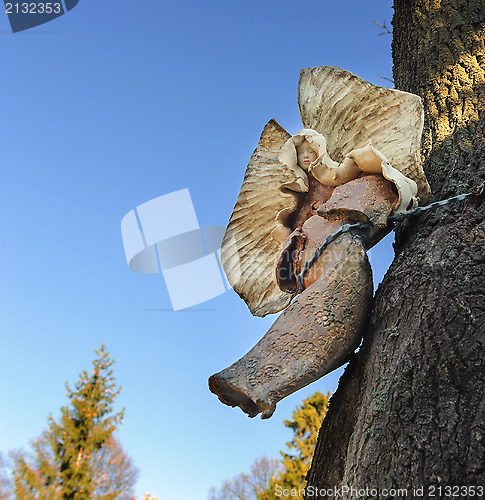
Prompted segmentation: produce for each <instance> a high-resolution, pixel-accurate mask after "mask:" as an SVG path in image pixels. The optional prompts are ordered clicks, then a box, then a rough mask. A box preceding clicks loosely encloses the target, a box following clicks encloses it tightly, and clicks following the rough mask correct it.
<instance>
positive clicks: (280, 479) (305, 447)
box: [257, 392, 330, 500]
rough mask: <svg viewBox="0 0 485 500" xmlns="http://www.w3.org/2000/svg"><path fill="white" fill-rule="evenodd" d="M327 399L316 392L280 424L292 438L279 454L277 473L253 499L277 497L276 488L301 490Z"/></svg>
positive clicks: (263, 499)
mask: <svg viewBox="0 0 485 500" xmlns="http://www.w3.org/2000/svg"><path fill="white" fill-rule="evenodd" d="M329 398H330V393H328V394H326V395H325V394H321V393H320V392H316V393H315V394H313V395H312V396H311V397H309V398H308V399H306V400H305V401H303V403H302V404H301V406H297V407H296V410H295V411H294V412H293V415H292V420H284V421H283V423H284V424H285V426H286V427H288V428H290V429H291V430H292V431H293V433H294V436H293V439H292V440H291V441H289V442H287V443H286V445H287V447H288V452H283V451H282V452H280V453H281V455H282V457H283V460H282V462H281V465H282V470H281V472H280V473H279V474H278V475H277V476H276V477H273V478H272V479H271V480H270V482H269V485H268V487H267V488H266V489H265V490H264V491H263V492H262V493H260V494H259V495H258V496H257V498H258V500H275V499H277V498H281V495H279V496H277V495H276V493H277V491H276V487H277V486H279V487H281V488H282V489H288V490H292V489H296V490H300V489H301V490H303V489H304V488H305V483H306V481H305V477H306V474H307V472H308V469H309V468H310V465H311V461H312V457H313V451H314V449H315V445H316V444H317V438H318V430H319V429H320V426H321V425H322V420H323V418H324V417H325V413H326V412H327V408H328V402H329Z"/></svg>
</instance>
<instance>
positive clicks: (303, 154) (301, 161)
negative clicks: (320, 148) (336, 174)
mask: <svg viewBox="0 0 485 500" xmlns="http://www.w3.org/2000/svg"><path fill="white" fill-rule="evenodd" d="M296 156H297V162H298V165H299V166H300V167H301V168H302V169H303V170H305V171H307V170H308V168H309V167H310V165H311V163H312V162H314V161H315V160H316V159H317V153H316V152H315V151H314V150H313V149H312V147H311V146H310V143H309V142H308V141H306V140H305V141H303V142H302V143H301V144H300V145H299V146H297V147H296Z"/></svg>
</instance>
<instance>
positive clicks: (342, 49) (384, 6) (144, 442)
mask: <svg viewBox="0 0 485 500" xmlns="http://www.w3.org/2000/svg"><path fill="white" fill-rule="evenodd" d="M391 17H392V9H391V2H390V0H389V1H388V0H386V1H384V0H382V1H381V0H375V1H373V2H361V1H354V0H349V1H346V2H327V1H319V2H313V3H307V4H305V5H304V6H303V5H302V4H300V5H298V6H297V4H296V2H289V1H286V0H284V1H260V2H256V1H253V0H249V1H245V2H237V1H235V0H231V1H226V2H223V1H214V0H207V1H205V2H196V1H179V2H163V1H160V0H144V1H137V2H135V1H134V0H81V1H80V2H79V4H78V5H77V6H76V7H75V8H74V9H73V10H72V11H70V12H69V13H67V14H66V15H64V16H62V17H60V18H58V19H56V20H54V21H52V22H50V23H48V24H45V25H43V26H39V27H37V28H34V29H32V30H28V31H25V32H20V33H16V34H12V33H11V31H10V27H9V24H8V19H7V16H6V15H5V14H3V15H0V44H1V52H0V54H1V55H0V60H1V62H2V67H3V74H4V78H3V79H2V83H1V87H2V93H1V98H0V102H1V111H2V113H1V116H2V130H1V135H0V144H1V151H2V155H1V165H2V167H1V176H2V177H1V182H0V199H1V200H2V202H3V206H4V210H3V211H2V215H1V216H0V228H1V232H2V244H1V245H0V257H1V258H0V293H1V300H0V327H1V328H0V400H1V401H2V412H1V413H0V450H1V451H3V452H6V451H7V450H10V449H16V448H19V447H26V445H27V443H28V442H29V440H30V439H32V438H34V437H36V436H38V435H39V434H40V433H41V432H42V430H43V429H44V428H45V426H46V422H47V416H48V414H49V413H53V415H54V416H56V415H57V414H58V409H59V408H60V407H61V406H62V405H63V404H65V403H66V397H65V388H64V382H65V381H69V382H71V383H74V382H75V381H76V380H77V377H78V374H79V372H80V371H81V370H83V369H84V368H89V366H90V363H91V361H92V359H93V357H94V349H96V348H98V347H99V346H100V345H101V344H102V343H105V344H106V345H107V348H108V350H109V351H110V353H111V355H112V357H113V358H114V359H116V365H115V373H116V376H117V380H118V382H119V383H120V384H121V385H122V386H123V391H122V393H121V395H120V398H119V405H120V407H126V417H125V422H124V423H123V425H122V427H121V429H120V432H119V437H120V440H121V441H122V444H123V446H124V447H125V449H126V451H127V452H128V453H129V454H130V455H131V456H132V457H133V459H134V461H135V463H136V465H137V466H138V467H139V469H140V478H139V481H138V484H137V488H136V491H137V494H138V495H139V496H141V495H142V494H143V493H144V492H145V491H148V492H150V493H152V494H156V495H158V496H160V498H161V499H163V500H166V499H171V498H177V499H179V500H203V499H205V498H206V497H207V492H208V490H209V489H210V487H211V486H213V485H215V486H218V485H220V484H221V483H222V481H223V480H224V479H226V478H229V477H231V476H234V475H236V474H238V473H239V472H242V471H247V470H249V468H250V465H251V463H252V462H253V460H254V459H255V458H257V457H259V456H261V455H263V454H265V455H267V456H270V457H271V456H277V455H278V451H279V450H281V449H283V448H284V443H285V441H287V440H289V439H290V433H289V432H288V431H287V430H286V429H285V428H284V426H283V424H282V421H283V419H285V418H288V417H289V416H290V415H291V412H292V410H293V409H294V407H295V406H296V405H297V404H299V403H300V401H301V400H302V399H303V398H304V397H306V396H307V395H309V394H311V393H312V392H314V391H315V390H320V391H327V390H331V391H333V390H334V389H335V387H336V385H337V381H338V376H339V375H340V373H341V372H340V371H338V372H335V373H333V374H330V375H328V376H326V377H324V378H323V379H321V380H320V381H318V382H316V383H314V384H312V385H311V386H309V387H307V388H305V389H303V390H301V391H299V392H297V393H296V394H294V395H292V396H291V397H289V398H287V399H286V400H284V401H283V402H281V403H280V404H279V405H278V408H277V410H276V412H275V414H274V416H273V417H272V418H271V419H270V420H267V421H261V420H260V419H249V418H247V417H246V416H245V415H244V414H243V413H242V412H241V411H240V410H239V409H231V408H229V407H226V406H224V405H222V404H221V403H219V402H218V400H217V398H216V397H215V396H214V395H212V394H211V393H210V392H209V390H208V387H207V378H208V377H209V376H210V375H211V374H212V373H215V372H217V371H219V370H220V369H222V368H224V367H225V366H227V365H228V364H230V363H232V362H233V361H235V360H236V359H238V358H239V357H240V356H241V355H242V354H244V353H245V352H246V351H247V350H248V349H249V348H250V347H251V346H252V345H254V343H255V342H256V341H257V340H259V338H260V337H261V336H262V335H263V334H264V332H265V331H266V329H267V328H268V327H269V325H270V324H271V323H272V321H273V320H274V317H273V318H271V317H268V318H264V319H261V318H254V317H252V316H251V315H250V313H249V311H248V309H247V307H246V305H245V304H244V302H243V301H242V300H241V299H239V297H237V295H236V294H235V293H234V292H232V291H231V292H227V293H225V294H224V295H221V296H219V297H217V298H215V299H213V300H211V301H209V302H206V303H204V304H200V305H199V306H196V307H193V308H191V309H186V310H182V311H178V312H173V311H171V310H170V309H171V304H170V299H169V295H168V292H167V288H166V286H165V284H164V282H163V279H162V278H161V277H160V275H143V274H137V273H134V272H132V271H130V270H129V269H128V266H127V264H126V260H125V256H124V253H123V245H122V241H121V233H120V222H121V219H122V217H123V216H124V215H125V214H126V213H127V212H129V211H130V210H132V209H133V208H134V207H136V206H138V205H140V204H141V203H144V202H146V201H149V200H151V199H153V198H156V197H158V196H161V195H163V194H166V193H170V192H172V191H176V190H179V189H183V188H189V190H190V194H191V196H192V199H193V202H194V206H195V209H196V212H197V217H198V220H199V223H200V224H201V225H221V226H224V225H226V224H227V221H228V218H229V216H230V214H231V211H232V208H233V206H234V203H235V201H236V198H237V194H238V192H239V188H240V185H241V181H242V178H243V175H244V170H245V167H246V165H247V162H248V159H249V157H250V155H251V153H252V151H253V149H254V147H255V146H256V144H257V141H258V138H259V135H260V133H261V131H262V129H263V127H264V125H265V123H266V122H267V121H268V120H269V119H270V118H275V119H276V120H277V121H278V122H279V123H280V124H281V125H283V126H284V127H285V128H286V129H287V130H288V131H289V132H292V133H294V132H296V131H297V130H299V129H300V128H301V122H300V119H299V113H298V107H297V99H296V95H297V94H296V93H297V84H298V77H299V71H300V69H301V68H306V67H313V66H320V65H334V66H340V67H342V68H344V69H347V70H350V71H352V72H353V73H355V74H358V75H359V76H361V77H362V78H364V79H366V80H368V81H371V82H372V83H375V84H379V85H384V86H387V84H388V82H386V81H384V80H382V79H381V78H379V77H378V74H382V75H385V76H388V77H390V76H391V55H390V36H388V35H386V36H377V34H378V33H379V29H378V28H377V27H376V26H375V25H374V24H373V21H378V22H382V21H383V20H384V19H386V20H387V21H388V23H389V21H390V19H391ZM167 216H168V217H174V216H176V214H167ZM391 259H392V249H391V248H390V243H389V240H388V241H387V244H386V243H383V244H381V247H380V249H376V250H373V251H372V260H373V265H374V270H375V271H376V273H377V275H378V276H382V274H383V273H384V272H385V268H386V266H387V265H388V263H389V262H390V260H391Z"/></svg>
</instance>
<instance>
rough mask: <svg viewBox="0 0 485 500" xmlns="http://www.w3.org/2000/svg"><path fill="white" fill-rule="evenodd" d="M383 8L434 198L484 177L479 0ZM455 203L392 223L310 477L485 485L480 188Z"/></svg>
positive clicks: (484, 73) (484, 84)
mask: <svg viewBox="0 0 485 500" xmlns="http://www.w3.org/2000/svg"><path fill="white" fill-rule="evenodd" d="M394 9H395V15H394V19H393V26H394V39H393V45H392V47H393V57H394V78H395V83H396V88H399V89H401V90H406V91H409V92H413V93H416V94H418V95H420V96H421V97H422V99H423V104H424V108H425V133H424V136H423V154H424V156H425V171H426V174H427V177H428V180H429V182H430V185H431V189H432V196H433V199H432V201H434V200H437V199H443V198H446V197H449V196H453V195H455V194H459V193H462V192H466V191H468V189H469V188H470V187H471V186H475V185H478V184H479V183H480V182H482V181H483V180H485V140H484V129H485V126H484V125H485V49H484V40H485V28H484V25H485V2H484V1H483V0H448V1H445V0H441V1H440V0H435V1H430V0H395V3H394ZM463 206H464V202H460V203H456V204H454V205H450V206H449V208H447V207H445V208H438V209H437V210H435V211H433V212H429V213H427V214H426V215H421V216H418V217H415V218H413V219H412V220H410V221H408V222H405V223H403V224H401V227H400V228H399V229H398V231H397V235H396V244H395V251H396V258H395V260H394V262H393V264H392V266H391V267H390V269H389V271H388V272H387V274H386V277H385V279H384V281H383V283H382V284H381V286H380V287H379V290H378V291H377V293H376V296H375V300H374V306H373V311H372V315H371V319H370V322H369V326H368V329H367V331H366V335H365V337H364V342H363V345H362V347H361V349H360V351H359V352H358V353H357V354H356V355H355V357H354V359H353V360H352V361H351V363H350V365H349V366H348V367H347V370H346V372H345V374H344V376H343V377H342V379H341V381H340V384H339V388H338V390H337V392H336V393H335V395H334V396H333V398H332V400H331V404H330V408H329V411H328V413H327V416H326V418H325V420H324V423H323V425H322V428H321V430H320V435H319V439H318V444H317V447H316V450H315V455H314V460H313V465H312V468H311V470H310V471H309V474H308V478H307V479H308V485H309V486H313V487H318V488H331V487H340V486H342V485H349V486H353V487H358V488H365V487H369V488H370V487H374V488H392V487H394V488H408V498H409V497H412V488H413V487H420V486H424V492H423V494H424V498H428V497H431V495H430V490H429V489H428V488H429V486H430V485H435V486H442V487H444V486H446V485H448V486H454V485H469V486H472V485H473V486H477V485H482V486H483V485H485V446H484V445H485V356H484V354H485V349H484V344H485V278H484V276H485V220H484V219H485V203H484V197H473V199H471V201H470V202H469V203H468V206H467V208H466V210H465V211H464V212H463V213H462V210H463ZM466 496H467V495H462V498H463V497H466ZM470 496H471V495H470ZM437 497H440V495H438V494H437V492H435V496H434V498H437ZM445 497H446V495H445V494H444V493H442V495H441V498H445Z"/></svg>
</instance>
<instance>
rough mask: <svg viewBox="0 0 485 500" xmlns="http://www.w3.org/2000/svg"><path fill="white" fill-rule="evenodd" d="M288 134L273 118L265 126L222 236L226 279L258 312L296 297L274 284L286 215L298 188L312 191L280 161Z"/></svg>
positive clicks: (295, 201)
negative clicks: (281, 151)
mask: <svg viewBox="0 0 485 500" xmlns="http://www.w3.org/2000/svg"><path fill="white" fill-rule="evenodd" d="M289 138H290V134H289V133H288V132H287V131H286V130H285V129H284V128H283V127H281V125H279V124H278V123H277V122H276V121H275V120H270V121H269V122H268V123H267V124H266V126H265V127H264V130H263V133H262V134H261V138H260V140H259V143H258V146H257V147H256V149H255V150H254V152H253V154H252V156H251V159H250V160H249V164H248V167H247V169H246V173H245V175H244V181H243V184H242V186H241V192H240V193H239V197H238V199H237V203H236V205H235V207H234V210H233V212H232V215H231V218H230V220H229V224H228V226H227V229H226V233H225V235H224V239H223V241H222V247H221V261H222V266H223V268H224V271H225V273H226V276H227V279H228V281H229V283H230V284H231V286H232V287H233V288H234V290H235V291H236V292H237V293H238V294H239V296H240V297H241V298H242V299H244V301H245V302H246V303H247V305H248V307H249V310H250V311H251V313H252V314H253V315H255V316H266V314H271V313H274V312H277V311H281V310H282V309H284V308H285V307H286V306H287V305H288V304H289V303H290V300H291V298H292V296H293V295H292V294H290V293H287V292H283V291H282V290H280V288H279V287H278V285H277V284H276V272H275V258H276V256H277V254H278V251H279V248H280V245H281V241H282V240H284V238H285V236H286V234H285V227H284V220H285V217H286V216H288V215H289V214H290V213H292V212H293V211H294V210H295V209H296V207H297V204H298V194H297V193H298V192H304V191H308V179H307V177H306V174H305V173H304V172H303V171H302V170H300V169H298V170H296V169H291V168H289V167H287V166H286V165H283V164H282V163H280V161H279V160H278V155H279V153H280V150H281V148H282V147H283V146H284V144H285V142H286V141H287V140H288V139H289ZM288 233H289V231H288Z"/></svg>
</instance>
